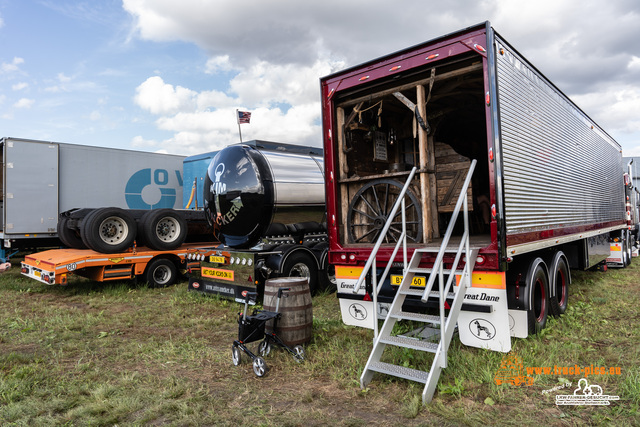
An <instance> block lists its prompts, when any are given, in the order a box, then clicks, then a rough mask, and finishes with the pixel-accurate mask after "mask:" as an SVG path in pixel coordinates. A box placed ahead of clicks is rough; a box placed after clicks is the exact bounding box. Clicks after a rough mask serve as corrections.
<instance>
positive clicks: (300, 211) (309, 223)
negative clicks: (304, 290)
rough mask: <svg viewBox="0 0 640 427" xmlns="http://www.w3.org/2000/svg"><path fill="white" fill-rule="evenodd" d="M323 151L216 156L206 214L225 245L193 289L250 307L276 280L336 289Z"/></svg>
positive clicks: (254, 148) (243, 148) (257, 148)
mask: <svg viewBox="0 0 640 427" xmlns="http://www.w3.org/2000/svg"><path fill="white" fill-rule="evenodd" d="M322 156H323V153H322V149H320V148H314V147H306V146H297V145H290V144H278V143H270V142H266V141H252V142H249V143H246V144H238V145H231V146H228V147H226V148H224V149H223V150H221V151H220V152H218V154H217V155H216V156H215V157H214V158H213V160H212V161H211V163H210V165H209V168H208V170H207V174H206V177H205V183H204V194H203V196H204V197H203V199H204V211H205V217H206V219H207V221H209V224H210V226H211V227H212V228H213V230H214V237H215V238H216V239H217V240H218V241H220V242H221V245H220V246H219V247H218V248H216V250H215V253H214V254H212V255H211V256H209V257H208V258H207V259H206V260H204V261H202V262H201V268H200V274H199V275H198V274H191V275H190V278H189V289H190V290H195V291H200V292H206V293H214V294H219V295H221V296H225V297H229V298H233V299H236V300H238V301H244V298H243V297H242V295H241V293H242V291H244V290H249V291H258V292H259V293H262V292H263V287H264V282H265V281H266V280H267V279H270V278H274V277H306V278H307V279H308V280H309V287H310V289H311V292H314V291H316V290H318V289H321V288H326V287H328V286H330V285H331V284H332V276H333V272H332V270H331V268H330V266H329V265H328V263H327V251H328V243H327V236H326V220H325V199H324V175H323V157H322Z"/></svg>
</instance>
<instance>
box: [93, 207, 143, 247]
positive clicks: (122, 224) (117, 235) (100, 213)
mask: <svg viewBox="0 0 640 427" xmlns="http://www.w3.org/2000/svg"><path fill="white" fill-rule="evenodd" d="M81 235H82V241H83V242H85V243H86V245H87V246H88V247H89V248H91V249H93V250H94V251H96V252H102V253H107V254H110V253H116V252H122V251H123V250H125V249H126V248H128V247H129V246H131V245H132V244H133V241H134V240H135V238H136V222H135V220H134V219H133V217H132V216H131V215H129V214H128V213H127V212H126V211H125V210H123V209H120V208H100V209H96V210H95V211H93V212H91V213H90V214H89V215H87V216H86V217H85V219H84V221H83V222H82V232H81Z"/></svg>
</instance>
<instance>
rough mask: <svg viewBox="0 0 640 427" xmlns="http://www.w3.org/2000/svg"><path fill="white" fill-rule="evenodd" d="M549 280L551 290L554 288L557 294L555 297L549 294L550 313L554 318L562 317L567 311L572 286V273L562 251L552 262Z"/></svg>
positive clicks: (557, 253)
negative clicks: (570, 286)
mask: <svg viewBox="0 0 640 427" xmlns="http://www.w3.org/2000/svg"><path fill="white" fill-rule="evenodd" d="M549 279H550V280H549V282H550V289H551V288H553V290H554V293H555V295H551V294H549V312H550V313H551V314H552V315H553V316H560V315H562V314H564V312H565V311H566V310H567V305H568V304H569V285H570V284H571V273H570V272H569V266H568V265H567V260H566V258H565V257H564V253H562V251H558V252H556V254H555V256H554V257H553V260H552V261H551V265H550V266H549Z"/></svg>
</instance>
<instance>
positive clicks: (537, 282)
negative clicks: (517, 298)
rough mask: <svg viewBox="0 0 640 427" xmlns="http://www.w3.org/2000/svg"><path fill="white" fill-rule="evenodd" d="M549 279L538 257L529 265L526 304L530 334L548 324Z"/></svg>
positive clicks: (544, 266) (535, 332) (542, 262)
mask: <svg viewBox="0 0 640 427" xmlns="http://www.w3.org/2000/svg"><path fill="white" fill-rule="evenodd" d="M548 289H549V279H548V277H547V267H546V265H545V264H544V261H543V260H542V258H536V259H534V260H533V262H532V263H531V264H530V266H529V271H528V273H527V282H526V287H525V293H524V295H525V301H524V306H525V309H526V311H527V324H528V328H529V333H530V334H537V333H538V332H540V331H541V330H542V329H544V327H545V326H546V325H547V317H548V314H549V295H548V292H547V291H548Z"/></svg>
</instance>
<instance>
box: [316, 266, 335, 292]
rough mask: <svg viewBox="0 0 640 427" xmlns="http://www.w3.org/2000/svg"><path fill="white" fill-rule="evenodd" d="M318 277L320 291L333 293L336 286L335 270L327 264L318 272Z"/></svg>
mask: <svg viewBox="0 0 640 427" xmlns="http://www.w3.org/2000/svg"><path fill="white" fill-rule="evenodd" d="M318 275H319V276H320V290H322V291H324V292H329V293H333V292H335V291H336V290H337V284H336V268H335V267H334V266H333V265H332V264H327V265H325V266H324V268H323V269H322V270H320V271H318Z"/></svg>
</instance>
